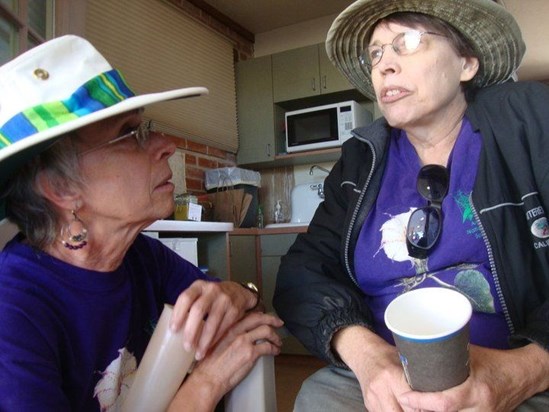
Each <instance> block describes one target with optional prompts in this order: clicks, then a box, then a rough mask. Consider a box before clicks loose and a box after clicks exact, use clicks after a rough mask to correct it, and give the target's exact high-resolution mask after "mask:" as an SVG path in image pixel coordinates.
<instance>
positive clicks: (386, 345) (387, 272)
mask: <svg viewBox="0 0 549 412" xmlns="http://www.w3.org/2000/svg"><path fill="white" fill-rule="evenodd" d="M326 49H327V51H328V55H329V56H330V58H331V60H332V61H333V63H334V64H335V65H336V66H337V67H338V68H339V69H340V70H341V72H342V73H343V74H344V75H345V76H346V77H347V78H348V79H349V81H350V82H351V83H352V84H353V85H354V86H355V87H356V88H357V89H359V90H360V91H362V92H363V93H364V94H365V95H366V96H368V97H369V98H370V99H372V100H376V101H377V104H378V105H379V108H380V110H381V113H382V114H383V118H381V119H378V120H377V121H375V122H374V123H373V124H372V125H370V126H368V127H366V128H361V129H357V130H355V131H354V138H351V139H349V140H348V141H347V142H346V143H345V144H344V145H343V148H342V155H341V159H340V160H339V161H338V163H337V164H336V165H335V167H334V168H333V170H332V172H331V174H330V175H329V176H328V177H327V179H326V182H325V201H324V202H323V203H321V204H320V206H319V208H318V210H317V212H316V214H315V216H314V218H313V220H312V222H311V224H310V226H309V229H308V233H306V234H302V235H300V236H299V237H298V238H297V240H296V242H295V244H294V245H293V246H292V247H291V248H290V250H289V252H288V254H287V255H286V256H285V257H284V258H283V259H282V263H281V267H280V269H279V273H278V278H277V285H276V291H275V297H274V306H275V309H276V310H277V312H278V314H279V315H280V316H281V318H282V319H283V320H284V321H285V322H286V326H287V328H288V329H289V330H290V332H292V333H293V334H294V335H295V336H297V337H298V338H299V339H300V340H301V342H302V343H303V344H304V345H305V346H306V347H307V348H308V349H309V350H310V351H311V352H312V353H313V354H315V355H316V356H319V357H321V358H323V359H325V360H326V361H327V362H329V363H330V366H329V367H327V368H324V369H321V370H320V371H319V372H318V373H316V374H314V375H313V376H312V377H310V378H309V379H308V380H307V381H306V382H305V383H304V385H303V387H302V389H301V391H300V394H299V396H298V398H297V400H296V410H298V411H301V410H315V411H318V410H364V406H366V408H367V409H368V410H370V411H376V410H395V411H396V410H406V411H411V410H431V411H452V410H478V411H487V410H491V411H504V410H505V411H507V410H513V409H515V408H518V409H519V410H536V411H537V410H539V411H541V410H549V392H547V391H548V389H549V373H548V372H547V371H548V370H549V224H548V222H547V217H546V216H547V211H548V210H549V179H548V176H549V162H548V161H547V159H548V158H549V145H548V144H547V136H548V135H549V89H548V88H547V87H546V86H543V85H541V84H537V83H521V82H514V81H513V80H512V77H513V74H514V72H515V70H516V69H517V67H518V66H519V64H520V62H521V59H522V57H523V55H524V52H525V45H524V43H523V40H522V37H521V33H520V30H519V27H518V26H517V23H516V22H515V20H514V19H513V17H512V16H511V15H510V14H509V13H508V12H507V11H506V10H505V9H504V7H502V6H501V5H499V4H497V3H495V2H492V1H490V0H459V1H458V0H359V1H356V2H355V3H353V4H352V5H351V6H349V7H348V8H347V9H346V10H344V11H343V12H342V13H341V14H340V15H339V16H338V17H337V18H336V20H335V21H334V23H333V25H332V27H331V29H330V31H329V32H328V37H327V41H326ZM432 286H443V287H447V288H452V289H454V290H459V291H460V292H462V293H463V294H465V295H466V296H467V297H469V299H470V301H471V302H472V303H473V309H474V310H473V315H472V319H471V323H470V336H471V347H470V375H469V378H468V379H467V380H466V381H465V382H463V383H462V384H460V385H458V386H455V387H452V388H450V389H448V390H444V391H440V392H432V393H420V392H417V391H412V390H411V388H410V386H408V383H407V381H406V379H405V378H404V374H403V370H402V366H401V365H400V362H399V356H398V353H397V351H396V349H395V346H394V342H393V338H392V336H391V333H390V332H389V330H388V328H387V325H386V324H385V322H384V311H385V308H386V307H387V306H388V304H389V303H390V302H391V301H392V300H393V299H394V298H395V297H397V296H398V295H399V294H401V293H403V292H406V291H409V290H412V289H416V288H422V287H432ZM522 408H524V409H522Z"/></svg>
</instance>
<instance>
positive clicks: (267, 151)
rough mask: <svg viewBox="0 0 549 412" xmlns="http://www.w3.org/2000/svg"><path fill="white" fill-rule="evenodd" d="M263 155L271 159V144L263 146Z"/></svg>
mask: <svg viewBox="0 0 549 412" xmlns="http://www.w3.org/2000/svg"><path fill="white" fill-rule="evenodd" d="M265 154H266V155H267V157H271V144H270V143H267V146H265Z"/></svg>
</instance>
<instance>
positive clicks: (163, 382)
mask: <svg viewBox="0 0 549 412" xmlns="http://www.w3.org/2000/svg"><path fill="white" fill-rule="evenodd" d="M172 312H173V306H171V305H167V304H166V305H164V309H163V310H162V314H161V315H160V319H159V320H158V324H157V325H156V328H155V330H154V333H153V335H152V337H151V340H150V342H149V344H148V346H147V349H146V350H145V354H144V355H143V359H142V360H141V363H140V364H139V367H138V368H137V372H136V374H135V378H134V381H133V383H132V386H131V387H130V389H129V391H128V395H127V396H126V399H125V400H124V403H123V404H122V412H164V411H165V410H166V409H167V408H168V406H169V404H170V402H171V401H172V399H173V398H174V396H175V394H176V392H177V390H178V389H179V387H180V386H181V383H182V382H183V379H184V378H185V376H186V375H187V372H188V370H189V368H190V366H191V364H192V363H193V360H194V351H193V352H187V351H186V350H185V348H184V347H183V331H182V329H180V330H179V331H177V332H176V333H173V332H172V331H170V328H169V322H170V318H171V316H172Z"/></svg>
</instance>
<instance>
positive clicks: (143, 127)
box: [79, 120, 153, 156]
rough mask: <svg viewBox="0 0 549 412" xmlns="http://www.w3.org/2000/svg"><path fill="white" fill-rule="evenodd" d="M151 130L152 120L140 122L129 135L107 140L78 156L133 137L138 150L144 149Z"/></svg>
mask: <svg viewBox="0 0 549 412" xmlns="http://www.w3.org/2000/svg"><path fill="white" fill-rule="evenodd" d="M152 130H153V124H152V120H148V121H145V122H142V123H141V124H140V125H139V126H137V128H136V129H135V130H133V131H131V132H129V133H126V134H123V135H122V136H118V137H115V138H114V139H112V140H109V141H107V142H104V143H101V144H99V145H97V146H95V147H92V148H91V149H88V150H84V151H83V152H82V153H79V156H84V155H86V154H88V153H90V152H93V151H95V150H97V149H100V148H102V147H105V146H109V145H111V144H115V143H118V142H120V141H121V140H124V139H127V138H128V137H134V138H135V140H136V141H137V145H138V146H139V147H140V148H142V149H144V148H145V146H147V142H148V141H149V137H150V134H151V131H152Z"/></svg>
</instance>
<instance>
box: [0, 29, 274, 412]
mask: <svg viewBox="0 0 549 412" xmlns="http://www.w3.org/2000/svg"><path fill="white" fill-rule="evenodd" d="M206 93H207V89H205V88H202V87H193V88H186V89H178V90H172V91H166V92H161V93H156V94H148V95H140V96H135V95H134V94H133V92H132V91H131V90H130V89H129V88H128V86H127V84H126V83H125V82H124V80H123V78H122V76H121V75H120V73H119V72H118V71H117V70H114V69H113V68H112V67H111V66H110V65H109V63H108V62H107V61H106V60H105V59H104V58H103V57H102V56H101V55H100V54H99V53H98V52H97V51H96V50H95V49H94V48H93V47H92V45H91V44H89V43H88V42H87V41H85V40H84V39H82V38H79V37H77V36H64V37H60V38H57V39H54V40H51V41H49V42H47V43H45V44H43V45H40V46H38V47H36V48H34V49H32V50H30V51H28V52H27V53H25V54H23V55H21V56H19V57H18V58H16V59H14V60H13V61H11V62H8V63H7V64H5V65H4V66H2V67H0V189H1V192H2V199H3V203H4V204H3V205H0V206H3V208H2V209H4V208H5V213H6V215H7V217H8V218H9V219H10V220H12V221H13V222H14V223H16V224H17V226H18V227H19V229H20V233H19V234H18V235H17V236H16V237H15V238H14V239H13V240H12V241H11V242H10V243H8V244H7V245H6V247H5V248H4V250H3V251H2V252H1V253H0V325H1V327H0V410H6V411H8V410H9V411H31V410H32V411H56V412H58V411H67V410H74V411H99V410H101V411H110V410H118V408H119V406H120V404H121V403H122V401H123V399H124V395H125V394H126V392H127V388H128V386H129V385H130V384H131V382H132V379H133V376H134V372H135V369H136V365H137V364H138V363H139V360H140V359H141V357H142V356H143V353H144V351H145V348H146V347H147V344H148V342H149V339H150V337H151V334H152V330H153V326H154V325H155V323H156V322H157V320H158V319H159V316H160V311H161V310H162V308H163V306H164V304H165V303H167V304H171V305H174V309H173V316H172V318H171V323H170V327H171V328H172V330H173V331H178V330H183V331H184V334H185V339H184V345H183V346H185V348H183V347H182V348H181V350H184V349H188V350H195V351H196V352H195V353H196V355H195V357H196V359H197V360H198V363H197V364H196V366H195V367H194V369H193V373H192V374H191V375H189V377H188V378H187V379H186V380H185V382H184V383H183V385H182V386H181V388H180V389H179V391H178V393H177V394H176V396H175V398H174V400H173V402H172V405H171V408H172V410H193V411H203V410H204V411H206V410H213V409H214V408H215V406H216V403H217V402H218V401H219V400H220V399H221V397H222V396H223V395H224V394H225V393H226V392H227V391H228V390H230V389H231V388H232V387H234V386H235V385H236V384H237V383H238V382H239V381H240V380H241V379H242V378H243V377H244V376H245V375H246V374H247V373H248V371H250V369H251V368H252V366H253V364H254V362H255V360H256V359H258V357H259V356H261V355H265V354H271V355H273V354H278V353H279V348H280V345H281V341H280V339H279V338H278V336H277V335H276V332H275V329H276V328H278V327H280V326H281V324H282V322H281V321H280V320H279V319H278V318H276V317H274V316H271V315H266V314H263V313H260V312H258V311H253V313H252V312H250V311H252V309H255V307H256V306H257V304H258V303H259V295H258V294H257V293H256V292H257V291H255V292H254V291H252V290H248V289H246V288H244V287H242V286H241V285H240V284H238V283H234V282H229V281H215V280H214V279H212V278H210V277H208V276H205V275H204V274H202V272H201V271H200V270H199V269H198V268H196V267H195V266H193V265H192V264H190V263H188V262H187V261H185V260H183V259H182V258H180V257H179V256H178V255H176V254H175V253H173V252H172V251H171V250H169V249H167V248H165V247H164V246H163V245H162V244H161V243H160V242H159V241H158V240H155V239H152V238H149V237H147V236H144V235H142V234H140V232H141V230H142V229H143V228H145V227H146V226H148V225H150V224H151V223H152V222H153V221H155V220H156V219H162V218H165V217H166V216H168V215H170V214H171V213H172V211H173V190H174V185H173V184H172V183H171V182H170V179H171V176H172V173H171V170H170V167H169V164H168V158H169V157H170V156H171V155H172V154H173V153H174V151H175V145H174V144H173V143H172V142H171V141H170V140H169V139H168V138H167V137H165V136H164V135H162V134H160V133H156V132H154V131H153V130H151V129H150V125H149V123H147V122H144V120H143V117H142V112H143V110H142V108H143V107H144V106H146V105H149V104H152V103H157V102H161V101H165V100H173V99H183V98H190V97H194V96H200V95H204V94H206Z"/></svg>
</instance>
